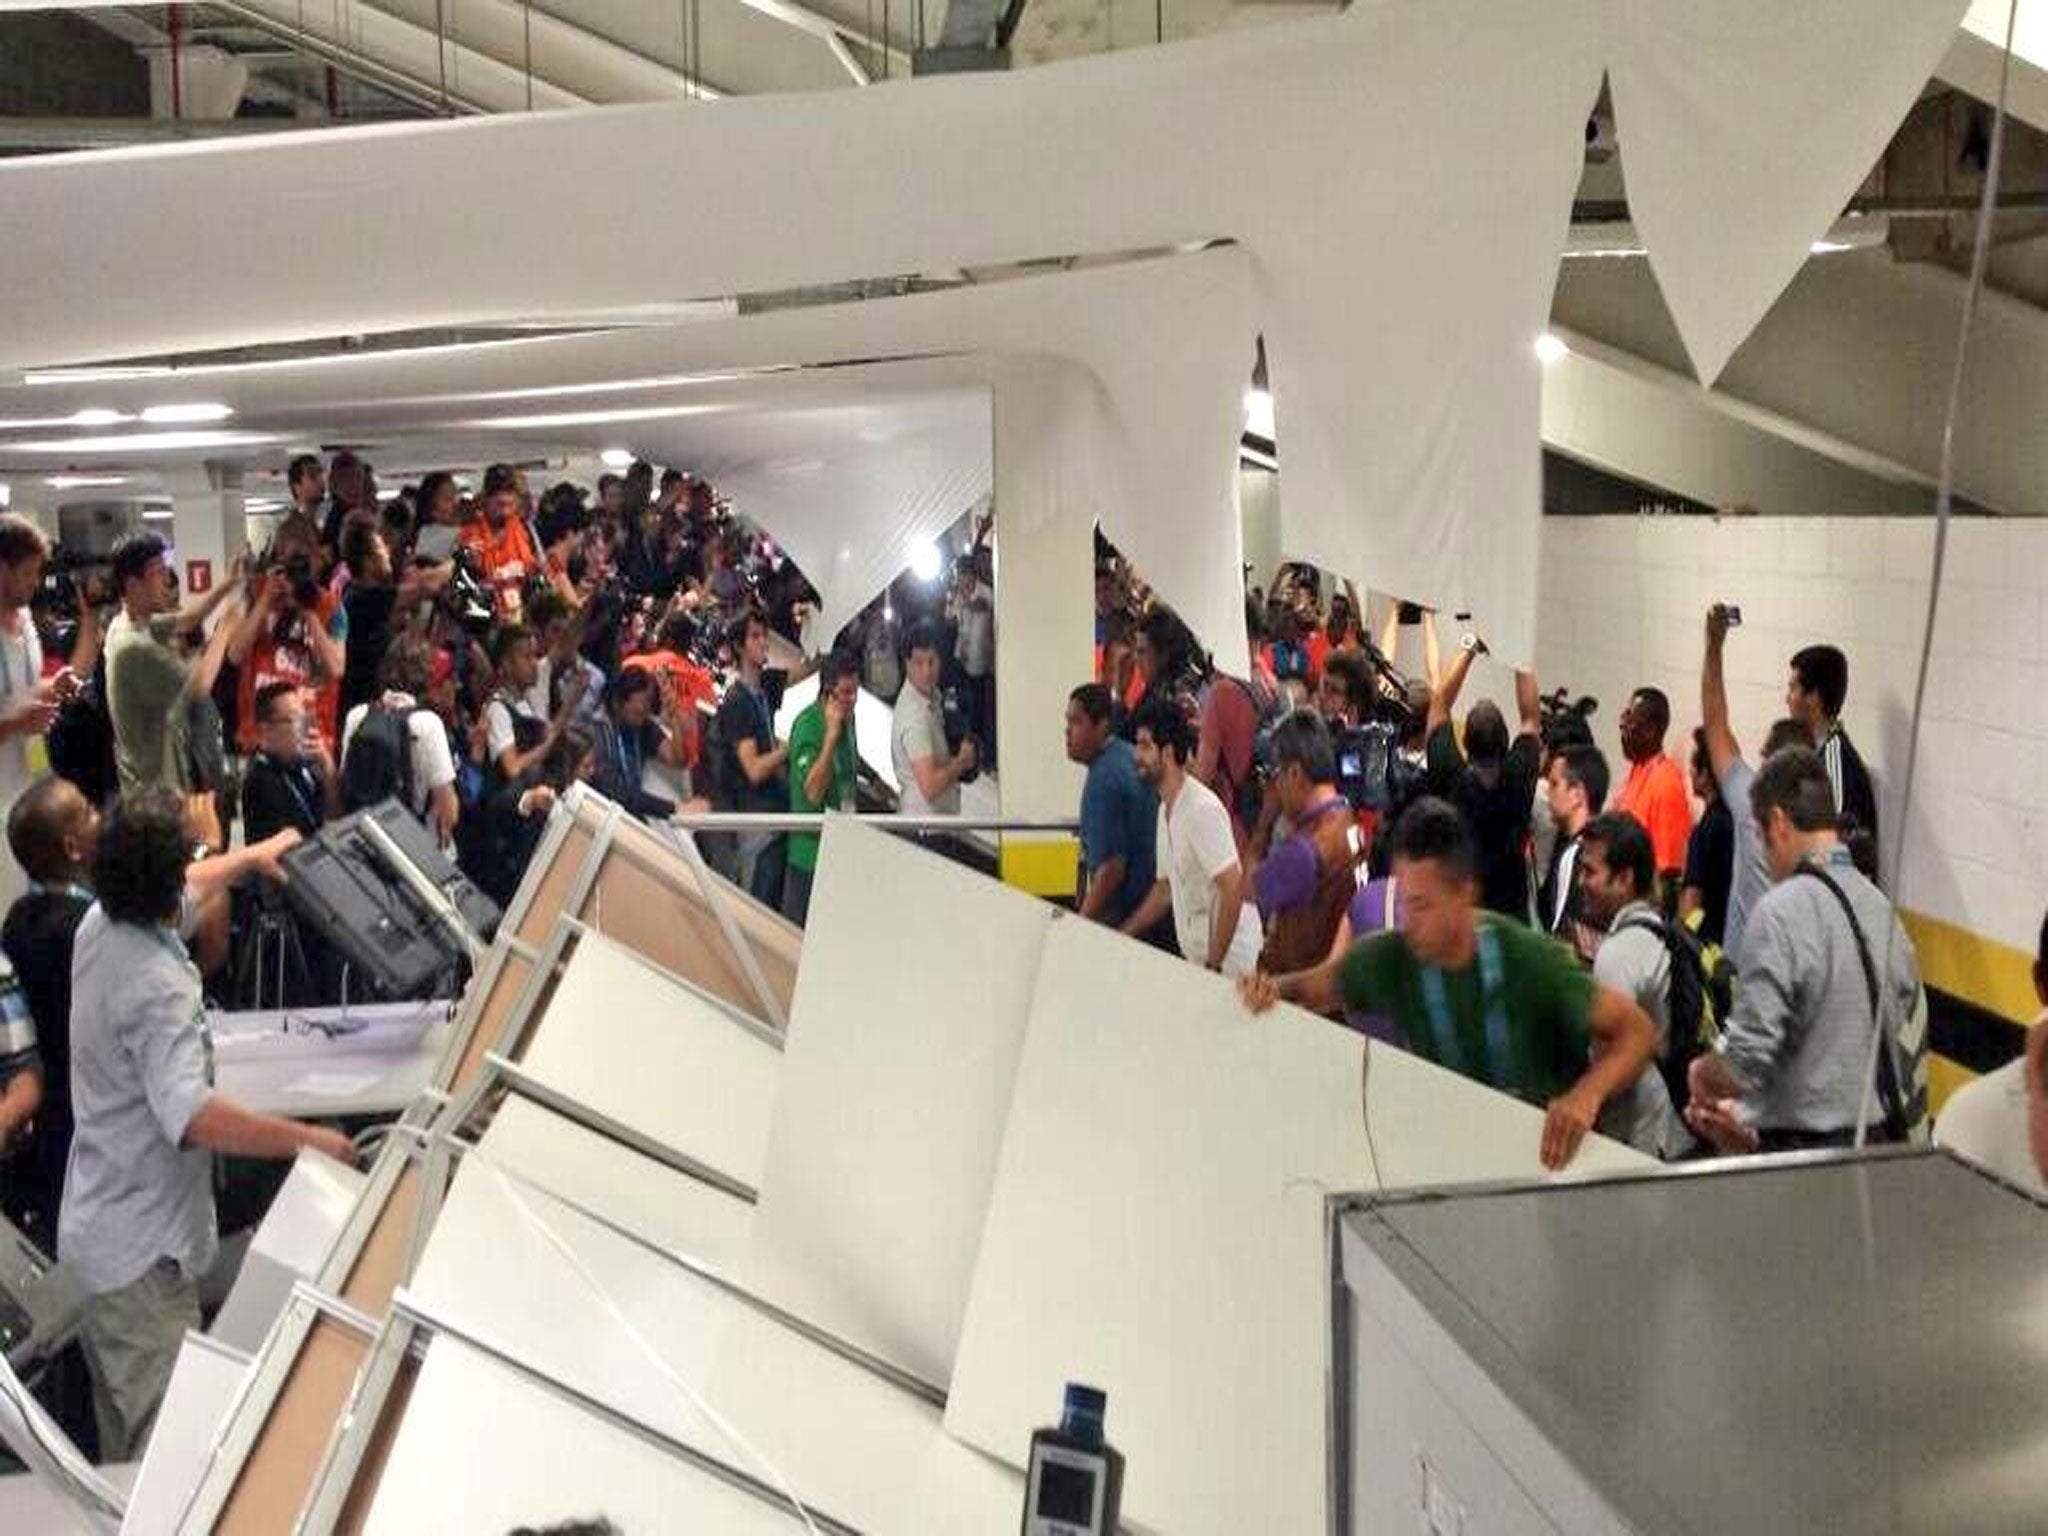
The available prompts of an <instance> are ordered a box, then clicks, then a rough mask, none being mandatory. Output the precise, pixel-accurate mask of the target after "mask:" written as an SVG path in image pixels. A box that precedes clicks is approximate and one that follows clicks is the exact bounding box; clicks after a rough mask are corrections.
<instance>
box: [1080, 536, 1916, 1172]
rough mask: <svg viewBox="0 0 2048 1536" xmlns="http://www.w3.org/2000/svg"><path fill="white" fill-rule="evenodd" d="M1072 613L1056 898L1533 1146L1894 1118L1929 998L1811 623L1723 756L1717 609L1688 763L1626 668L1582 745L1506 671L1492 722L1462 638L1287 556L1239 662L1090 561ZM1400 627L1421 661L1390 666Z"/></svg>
mask: <svg viewBox="0 0 2048 1536" xmlns="http://www.w3.org/2000/svg"><path fill="white" fill-rule="evenodd" d="M1097 615H1098V617H1097V627H1098V639H1099V642H1100V644H1099V649H1098V676H1097V678H1096V679H1095V680H1093V681H1091V682H1088V683H1086V684H1083V685H1081V686H1080V687H1077V688H1076V689H1075V690H1074V692H1073V695H1072V698H1071V701H1070V703H1069V706H1068V711H1067V751H1068V754H1069V756H1070V757H1071V758H1073V760H1074V761H1076V762H1077V763H1080V764H1083V765H1084V766H1085V767H1086V769H1087V776H1086V780H1085V785H1084V788H1083V791H1082V798H1081V812H1080V824H1081V845H1082V872H1081V878H1080V882H1079V888H1078V890H1077V894H1076V902H1077V905H1078V907H1079V909H1080V911H1081V912H1082V914H1083V915H1084V916H1087V917H1090V918H1094V919H1096V920H1099V921H1102V922H1106V923H1111V924H1114V925H1115V926H1117V927H1119V928H1121V929H1122V930H1123V931H1125V932H1126V933H1129V934H1132V935H1134V936H1138V937H1142V938H1145V939H1147V940H1149V941H1151V942H1155V943H1159V944H1161V945H1164V946H1169V947H1172V948H1175V949H1177V950H1178V951H1179V952H1180V953H1181V954H1182V955H1183V956H1184V957H1186V958H1188V959H1189V960H1192V961H1194V962H1195V963H1197V964H1202V965H1206V966H1208V967H1209V968H1210V969H1213V970H1218V971H1222V972H1223V973H1224V974H1226V975H1230V976H1233V977H1236V978H1238V982H1239V987H1240V990H1241V992H1242V994H1243V996H1244V998H1245V1000H1246V1002H1247V1004H1248V1005H1249V1006H1250V1007H1252V1008H1254V1009H1255V1010H1263V1009H1264V1008H1266V1007H1268V1006H1270V1005H1271V1004H1272V1003H1273V1002H1274V1001H1276V1000H1282V999H1284V1000H1287V1001H1290V1002H1295V1003H1299V1004H1301V1005H1303V1006H1305V1007H1308V1008H1310V1009H1312V1010H1315V1011H1317V1012H1321V1013H1325V1014H1328V1015H1329V1016H1330V1017H1331V1018H1333V1019H1342V1020H1344V1021H1346V1022H1348V1023H1350V1024H1351V1025H1353V1026H1354V1027H1357V1028H1361V1029H1364V1030H1366V1031H1368V1032H1369V1033H1371V1034H1373V1035H1375V1036H1377V1037H1380V1038H1384V1039H1388V1040H1392V1041H1394V1042H1397V1043H1399V1044H1401V1045H1403V1046H1405V1047H1406V1048H1407V1049H1409V1050H1412V1051H1415V1052H1418V1053H1419V1054H1421V1055H1423V1056H1426V1057H1428V1058H1429V1059H1430V1060H1432V1061H1435V1062H1437V1063H1438V1064H1440V1065H1443V1066H1446V1067H1448V1068H1450V1069H1452V1070H1454V1071H1458V1072H1461V1073H1463V1074H1465V1075H1468V1076H1471V1077H1474V1078H1477V1079H1479V1080H1480V1081H1483V1082H1486V1083H1488V1084H1490V1085H1491V1086H1493V1087H1496V1088H1499V1089H1501V1090H1503V1091H1505V1092H1508V1093H1512V1094H1515V1095H1517V1096H1518V1097H1521V1098H1523V1099H1525V1100H1527V1101H1529V1102H1530V1103H1532V1104H1534V1105H1537V1106H1538V1107H1540V1108H1542V1109H1543V1110H1544V1112H1545V1115H1546V1123H1545V1131H1544V1136H1543V1144H1542V1155H1543V1158H1544V1161H1545V1162H1546V1163H1548V1164H1550V1165H1552V1166H1557V1165H1561V1164H1562V1163H1564V1162H1566V1161H1568V1160H1569V1159H1570V1158H1571V1156H1572V1155H1573V1153H1574V1152H1575V1151H1576V1149H1577V1148H1578V1146H1579V1145H1580V1143H1581V1142H1582V1140H1583V1139H1584V1137H1585V1135H1586V1134H1587V1132H1589V1131H1592V1130H1595V1129H1598V1130H1600V1131H1602V1132H1603V1133H1606V1134H1608V1135H1611V1136H1614V1137H1615V1138H1617V1139H1619V1140H1622V1141H1625V1142H1627V1143H1629V1144H1630V1145H1632V1146H1634V1147H1636V1148H1638V1149H1639V1150H1642V1151H1644V1152H1646V1153H1649V1154H1651V1155H1653V1156H1655V1157H1658V1158H1662V1159H1677V1158H1684V1157H1693V1156H1701V1155H1709V1154H1713V1153H1728V1152H1746V1151H1754V1150H1758V1149H1763V1150H1783V1149H1790V1148H1803V1147H1825V1146H1844V1145H1848V1144H1850V1143H1851V1142H1853V1141H1854V1140H1855V1139H1856V1137H1857V1135H1858V1133H1859V1129H1860V1130H1861V1131H1862V1133H1863V1134H1865V1135H1866V1136H1867V1137H1868V1138H1870V1139H1875V1140H1887V1139H1902V1138H1905V1137H1907V1136H1909V1135H1912V1134H1914V1133H1916V1132H1918V1131H1920V1130H1921V1129H1923V1128H1924V1123H1925V1121H1926V1117H1927V1098H1926V1053H1927V1024H1926V1005H1925V998H1924V994H1923V990H1922V988H1921V985H1920V981H1919V977H1918V973H1917V968H1916V960H1915V955H1914V950H1913V945H1912V942H1911V940H1910V939H1909V938H1908V936H1907V935H1906V932H1905V930H1904V928H1903V926H1902V925H1901V923H1900V922H1899V919H1898V916H1897V914H1896V912H1895V911H1894V910H1893V908H1892V905H1891V903H1890V902H1889V900H1888V899H1887V898H1886V896H1885V894H1884V891H1883V890H1882V888H1881V887H1880V885H1879V884H1878V883H1877V856H1876V850H1877V846H1878V843H1877V839H1878V832H1879V828H1878V822H1877V806H1876V796H1875V794H1874V792H1873V790H1872V786H1871V782H1870V776H1869V773H1868V772H1867V770H1866V769H1865V767H1864V765H1863V762H1862V759H1861V757H1860V756H1859V754H1858V753H1857V751H1856V748H1855V745H1854V744H1853V742H1851V740H1850V739H1849V736H1848V734H1847V733H1846V732H1845V731H1844V730H1843V728H1842V724H1841V714H1842V708H1843V701H1844V698H1845V696H1846V693H1847V689H1848V664H1847V661H1846V658H1845V657H1844V656H1843V654H1842V652H1841V651H1839V650H1837V649H1835V648H1834V647H1831V646H1824V645H1823V646H1811V647H1808V648H1806V649H1803V650H1801V651H1799V652H1798V653H1797V654H1795V655H1793V656H1792V657H1791V658H1790V659H1789V661H1788V663H1787V680H1786V692H1785V716H1784V718H1783V719H1782V720H1781V721H1780V722H1778V724H1777V725H1776V726H1774V727H1773V729H1772V730H1771V732H1770V733H1769V736H1768V738H1767V739H1766V741H1765V743H1764V750H1763V752H1762V754H1761V755H1760V756H1759V757H1758V758H1757V759H1756V760H1755V761H1754V762H1752V761H1751V760H1750V759H1748V758H1746V757H1745V756H1744V754H1743V751H1742V748H1741V746H1740V745H1739V743H1738V742H1737V741H1736V738H1735V736H1734V734H1733V731H1732V728H1731V726H1730V723H1729V716H1728V702H1727V691H1726V687H1725V684H1724V682H1723V674H1722V656H1723V652H1724V650H1725V648H1726V647H1727V645H1728V644H1730V643H1731V642H1730V634H1731V623H1732V618H1731V615H1730V613H1729V611H1728V610H1726V609H1725V608H1718V607H1717V608H1716V609H1714V610H1713V611H1712V612H1710V613H1709V614H1708V615H1707V616H1706V621H1705V633H1704V641H1703V653H1702V666H1701V679H1700V696H1699V704H1700V711H1701V723H1700V725H1699V727H1698V728H1697V729H1696V730H1694V731H1692V732H1691V738H1690V739H1691V744H1692V745H1691V751H1690V753H1689V754H1687V759H1688V760H1687V763H1686V765H1685V766H1681V764H1680V762H1679V761H1678V760H1677V759H1676V758H1674V757H1673V756H1672V755H1671V754H1670V752H1669V751H1668V750H1667V744H1668V743H1669V742H1670V741H1671V739H1672V732H1673V726H1674V715H1673V707H1672V702H1671V700H1670V698H1669V697H1668V696H1667V695H1666V694H1664V693H1663V692H1662V691H1660V690H1658V689H1656V688H1654V687H1647V686H1646V687H1643V688H1640V689H1638V690H1636V691H1635V692H1634V693H1633V694H1631V696H1630V697H1629V698H1628V700H1627V701H1626V704H1625V705H1624V707H1623V709H1622V710H1621V713H1620V720H1619V727H1620V732H1619V734H1620V745H1621V751H1622V756H1623V758H1624V759H1625V761H1624V763H1623V764H1621V765H1619V766H1618V768H1610V766H1609V764H1608V762H1607V758H1606V755H1605V753H1604V752H1602V751H1601V749H1600V748H1599V747H1598V746H1597V745H1596V744H1595V742H1594V738H1593V735H1592V732H1591V729H1590V726H1589V724H1588V721H1587V712H1586V711H1585V710H1583V709H1578V708H1573V707H1571V706H1569V705H1565V704H1563V703H1561V702H1560V701H1555V700H1551V701H1546V700H1545V699H1544V698H1543V696H1542V694H1541V691H1540V689H1539V687H1538V684H1537V680H1536V678H1535V676H1534V674H1533V673H1531V672H1528V671H1522V672H1518V673H1517V674H1516V678H1515V690H1514V692H1515V698H1514V711H1513V716H1512V721H1511V718H1510V716H1509V714H1508V713H1507V712H1506V711H1504V710H1503V709H1502V708H1501V707H1500V706H1499V705H1498V704H1497V703H1495V702H1494V701H1492V700H1481V701H1479V702H1477V703H1474V704H1472V705H1471V706H1470V707H1469V709H1467V710H1465V712H1464V714H1463V718H1462V720H1461V719H1459V718H1458V707H1459V702H1460V698H1461V695H1462V693H1463V690H1464V688H1465V684H1466V682H1467V679H1468V676H1469V674H1470V672H1471V670H1472V667H1473V665H1474V663H1475V662H1476V660H1477V659H1478V657H1479V656H1481V655H1482V654H1484V652H1485V646H1484V644H1483V642H1481V641H1480V640H1479V639H1478V637H1476V636H1474V635H1471V634H1466V635H1464V636H1463V637H1462V639H1461V641H1460V643H1459V644H1458V645H1457V647H1456V648H1455V650H1454V651H1452V652H1451V653H1450V658H1449V660H1448V662H1446V661H1444V660H1443V654H1442V651H1441V650H1440V647H1439V644H1438V641H1437V637H1436V620H1435V616H1434V615H1430V614H1426V613H1422V612H1421V611H1420V610H1417V609H1414V608H1412V607H1408V606H1406V605H1403V606H1401V607H1398V608H1396V609H1394V610H1392V611H1391V612H1390V613H1389V616H1388V621H1387V627H1386V628H1385V629H1384V630H1383V631H1382V633H1381V637H1380V641H1379V643H1378V644H1377V645H1375V644H1374V643H1373V642H1372V641H1370V640H1368V639H1367V638H1366V636H1365V633H1364V630H1363V623H1362V620H1363V608H1362V605H1361V604H1360V603H1359V601H1358V597H1357V594H1356V593H1355V591H1351V590H1349V589H1346V590H1343V591H1338V592H1334V593H1332V594H1330V596H1329V598H1328V601H1327V606H1325V603H1324V601H1323V594H1322V590H1321V583H1320V582H1319V580H1318V578H1317V576H1316V574H1315V573H1314V572H1313V571H1300V570H1296V569H1293V568H1289V569H1284V570H1283V571H1282V573H1281V576H1280V579H1279V580H1277V581H1276V582H1275V584H1274V590H1273V594H1272V596H1271V597H1270V598H1268V597H1266V596H1264V595H1263V594H1260V593H1257V592H1254V593H1253V594H1252V595H1251V598H1250V600H1249V601H1248V603H1247V614H1246V625H1247V638H1248V641H1249V646H1248V650H1249V654H1250V656H1251V658H1252V665H1251V668H1250V671H1249V675H1247V676H1243V677H1237V676H1232V675H1228V674H1226V673H1224V672H1221V671H1218V670H1217V669H1216V668H1215V667H1214V666H1213V665H1212V664H1211V663H1210V662H1209V660H1208V658H1207V657H1206V656H1204V655H1203V654H1202V653H1201V651H1200V649H1199V647H1197V646H1196V645H1195V643H1194V641H1193V639H1192V637H1191V636H1189V635H1188V634H1187V632H1186V630H1185V628H1184V627H1183V626H1181V625H1180V624H1179V622H1178V621H1177V620H1176V619H1175V617H1174V616H1173V615H1172V613H1171V612H1170V611H1169V610H1167V609H1166V608H1164V607H1163V606H1161V605H1159V604H1158V603H1156V602H1153V601H1151V600H1150V599H1149V597H1148V596H1147V594H1145V593H1144V592H1143V590H1142V588H1141V587H1139V586H1137V585H1136V584H1134V583H1133V582H1132V581H1131V580H1130V578H1129V577H1128V574H1127V573H1126V572H1125V571H1124V569H1123V568H1122V566H1121V564H1120V563H1119V562H1116V561H1114V560H1113V559H1112V560H1105V561H1104V562H1103V563H1102V564H1101V565H1100V567H1099V570H1098V580H1097ZM1404 622H1412V623H1414V624H1418V625H1420V627H1421V628H1422V632H1423V646H1422V649H1423V652H1424V655H1425V666H1426V674H1427V675H1426V676H1425V677H1422V678H1418V679H1413V680H1409V679H1406V678H1403V677H1402V676H1401V675H1400V674H1399V673H1398V672H1396V671H1395V670H1394V669H1393V668H1392V667H1391V665H1389V664H1388V662H1387V656H1388V655H1389V654H1390V653H1392V652H1393V651H1394V649H1395V644H1394V642H1395V639H1396V636H1397V634H1398V631H1399V628H1400V627H1401V626H1402V625H1403V624H1404ZM1367 727H1369V728H1367ZM1361 756H1364V757H1368V758H1375V759H1376V761H1375V762H1374V763H1373V764H1371V765H1370V766H1369V767H1367V768H1366V769H1365V770H1363V771H1361V769H1360V767H1359V766H1358V764H1357V762H1356V761H1355V759H1357V758H1359V757H1361ZM1696 801H1697V802H1698V805H1697V809H1696V807H1695V802H1696ZM1880 1040H1881V1041H1882V1045H1881V1046H1880V1045H1878V1044H1877V1042H1879V1041H1880Z"/></svg>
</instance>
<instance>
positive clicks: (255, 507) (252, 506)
mask: <svg viewBox="0 0 2048 1536" xmlns="http://www.w3.org/2000/svg"><path fill="white" fill-rule="evenodd" d="M242 510H243V511H244V512H282V511H283V510H284V503H283V502H281V501H279V500H277V499H276V498H275V497H270V496H258V497H257V498H256V499H255V500H254V501H245V502H243V503H242Z"/></svg>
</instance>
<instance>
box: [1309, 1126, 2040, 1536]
mask: <svg viewBox="0 0 2048 1536" xmlns="http://www.w3.org/2000/svg"><path fill="white" fill-rule="evenodd" d="M1924 1158H1946V1159H1947V1160H1948V1161H1950V1162H1954V1163H1957V1164H1960V1165H1961V1166H1962V1167H1964V1168H1966V1169H1968V1170H1969V1171H1970V1172H1971V1173H1973V1174H1976V1175H1978V1176H1979V1177H1981V1178H1983V1179H1984V1180H1985V1181H1987V1182H1988V1183H1991V1184H1994V1185H1996V1186H1998V1187H1999V1188H2001V1189H2005V1190H2008V1191H2010V1192H2012V1193H2014V1194H2018V1195H2020V1196H2023V1197H2024V1198H2025V1199H2027V1200H2029V1201H2031V1202H2032V1203H2034V1204H2035V1205H2039V1206H2041V1207H2043V1209H2044V1210H2048V1199H2044V1198H2043V1197H2042V1195H2041V1194H2040V1193H2039V1192H2038V1191H2034V1190H2028V1189H2025V1188H2022V1187H2021V1186H2020V1185H2018V1184H2015V1183H2013V1182H2012V1181H2011V1180H2009V1179H2006V1178H2003V1177H2001V1176H2000V1175H1999V1174H1997V1173H1995V1172H1993V1171H1992V1170H1990V1169H1988V1168H1985V1167H1984V1166H1982V1165H1981V1164H1979V1163H1977V1162H1974V1161H1972V1160H1971V1159H1970V1158H1967V1157H1963V1156H1960V1155H1959V1154H1957V1153H1954V1152H1951V1151H1949V1150H1948V1149H1946V1148H1943V1147H1939V1146H1931V1145H1929V1146H1922V1145H1910V1146H1895V1145H1887V1146H1866V1147H1863V1148H1860V1149H1854V1150H1846V1149H1845V1150H1834V1149H1821V1150H1817V1151H1805V1152H1779V1153H1767V1154H1761V1155H1756V1156H1749V1157H1725V1158H1706V1159H1700V1160H1696V1161H1692V1162H1684V1163H1662V1164H1658V1165H1656V1166H1654V1167H1650V1168H1635V1169H1629V1170H1627V1171H1623V1172H1612V1173H1597V1174H1577V1175H1574V1174H1569V1173H1566V1174H1555V1175H1552V1176H1550V1177H1549V1178H1546V1179H1541V1180H1527V1179H1495V1180H1488V1181H1485V1182H1482V1183H1474V1184H1444V1185H1428V1186H1419V1187H1417V1188H1413V1189H1401V1190H1387V1191H1371V1190H1351V1191H1341V1192H1338V1193H1334V1194H1331V1195H1329V1196H1327V1197H1325V1199H1324V1202H1323V1249H1324V1262H1325V1264H1326V1265H1327V1267H1328V1279H1329V1287H1330V1289H1329V1298H1330V1300H1329V1318H1328V1322H1329V1327H1328V1330H1327V1332H1326V1335H1325V1347H1326V1349H1327V1350H1328V1352H1329V1353H1328V1358H1327V1359H1326V1360H1325V1361H1324V1371H1323V1380H1324V1385H1325V1389H1326V1396H1325V1402H1324V1423H1325V1430H1326V1440H1325V1445H1324V1456H1325V1462H1326V1465H1325V1478H1326V1487H1327V1490H1328V1496H1327V1506H1328V1510H1329V1533H1328V1536H1351V1532H1352V1530H1353V1529H1354V1527H1353V1523H1352V1520H1353V1509H1352V1498H1353V1489H1352V1487H1351V1452H1352V1440H1353V1432H1352V1422H1351V1409H1352V1404H1353V1402H1354V1401H1355V1399H1356V1394H1357V1383H1356V1382H1354V1381H1353V1379H1352V1340H1351V1332H1350V1313H1351V1290H1350V1287H1349V1285H1348V1284H1347V1282H1346V1280H1345V1278H1344V1251H1343V1250H1344V1242H1343V1225H1344V1221H1345V1218H1346V1217H1348V1216H1351V1215H1354V1214H1362V1215H1370V1214H1372V1213H1374V1212H1376V1211H1378V1210H1380V1209H1382V1208H1385V1207H1392V1206H1404V1205H1420V1204H1426V1203H1429V1202H1432V1201H1438V1200H1448V1199H1460V1200H1462V1199H1476V1198H1484V1197H1486V1196H1489V1195H1502V1194H1514V1195H1526V1194H1534V1193H1542V1192H1548V1191H1557V1190H1570V1189H1581V1190H1583V1189H1590V1188H1604V1187H1609V1186H1616V1185H1628V1184H1647V1183H1652V1182H1658V1181H1665V1180H1677V1179H1697V1178H1740V1177H1744V1176H1747V1175H1754V1174H1760V1173H1762V1174H1768V1173H1782V1172H1784V1171H1786V1170H1787V1169H1797V1168H1803V1167H1818V1166H1825V1165H1845V1164H1849V1165H1853V1164H1868V1163H1881V1162H1891V1161H1902V1160H1917V1159H1924Z"/></svg>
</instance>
